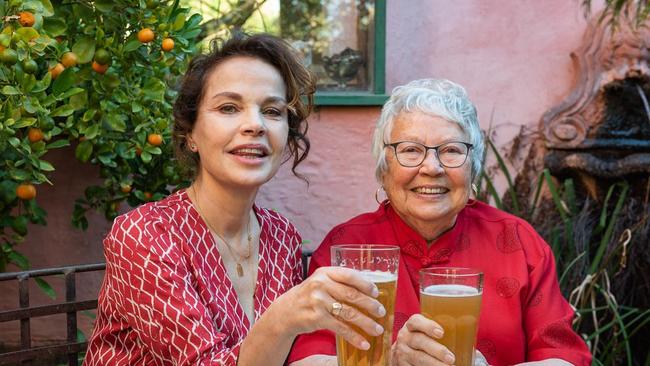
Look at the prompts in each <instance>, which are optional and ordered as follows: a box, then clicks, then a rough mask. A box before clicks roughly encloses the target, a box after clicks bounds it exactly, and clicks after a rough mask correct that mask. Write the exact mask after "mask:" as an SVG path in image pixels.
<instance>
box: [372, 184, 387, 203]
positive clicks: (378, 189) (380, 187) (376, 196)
mask: <svg viewBox="0 0 650 366" xmlns="http://www.w3.org/2000/svg"><path fill="white" fill-rule="evenodd" d="M379 191H384V186H379V188H377V190H376V191H375V201H377V203H378V204H380V205H381V201H380V200H379ZM384 192H386V191H384ZM386 201H388V202H390V200H389V199H386Z"/></svg>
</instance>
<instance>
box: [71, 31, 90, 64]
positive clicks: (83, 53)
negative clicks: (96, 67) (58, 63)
mask: <svg viewBox="0 0 650 366" xmlns="http://www.w3.org/2000/svg"><path fill="white" fill-rule="evenodd" d="M72 52H74V53H76V54H77V60H78V62H79V63H81V64H85V63H87V62H90V61H92V59H93V56H94V55H95V39H94V38H93V37H83V38H81V39H80V40H78V41H77V42H76V43H75V44H74V46H72Z"/></svg>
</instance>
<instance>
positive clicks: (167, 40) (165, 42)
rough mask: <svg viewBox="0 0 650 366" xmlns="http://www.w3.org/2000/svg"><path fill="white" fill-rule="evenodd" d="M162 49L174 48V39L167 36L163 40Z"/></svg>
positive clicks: (167, 50) (166, 50) (169, 49)
mask: <svg viewBox="0 0 650 366" xmlns="http://www.w3.org/2000/svg"><path fill="white" fill-rule="evenodd" d="M161 48H162V50H163V51H165V52H169V51H171V50H173V49H174V40H173V39H171V38H165V39H163V41H162V47H161Z"/></svg>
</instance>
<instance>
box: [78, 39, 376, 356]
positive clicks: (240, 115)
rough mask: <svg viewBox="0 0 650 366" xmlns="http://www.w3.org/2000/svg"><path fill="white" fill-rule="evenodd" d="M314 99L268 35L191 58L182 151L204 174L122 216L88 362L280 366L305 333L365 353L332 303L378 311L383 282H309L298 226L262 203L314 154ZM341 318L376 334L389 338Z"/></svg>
mask: <svg viewBox="0 0 650 366" xmlns="http://www.w3.org/2000/svg"><path fill="white" fill-rule="evenodd" d="M313 91H314V85H313V79H312V77H311V75H310V74H309V72H307V70H306V69H305V68H304V66H303V65H302V64H301V62H300V59H299V58H298V57H297V56H296V52H294V50H292V49H291V48H290V47H289V46H288V45H287V44H286V43H285V42H284V41H282V40H280V39H278V38H275V37H272V36H268V35H255V36H250V37H249V36H245V35H238V36H236V37H234V38H232V39H230V40H228V41H227V42H224V43H221V44H220V45H218V47H215V48H214V49H213V51H212V52H211V53H209V54H205V55H200V56H198V57H196V58H194V59H193V60H192V63H191V65H190V67H189V70H188V72H187V74H186V75H185V79H184V82H183V84H182V86H181V88H180V92H179V97H178V99H177V101H176V104H175V105H174V118H175V125H174V133H175V135H174V143H175V145H176V148H177V154H178V157H179V158H181V159H182V160H184V161H185V162H186V164H189V166H190V167H192V168H194V174H195V175H194V178H195V179H194V181H193V183H192V185H191V186H190V187H189V188H188V189H182V190H179V191H178V192H175V193H173V194H171V195H170V196H169V197H167V198H165V199H164V200H161V201H159V202H152V203H148V204H145V205H143V206H141V207H139V208H137V209H135V210H133V211H131V212H129V213H127V214H125V215H122V216H120V217H118V218H117V219H116V220H115V223H114V224H113V228H112V229H111V232H110V233H109V234H108V236H107V237H106V239H105V240H104V253H105V256H106V274H105V278H104V283H103V285H102V288H101V290H100V294H99V307H98V310H97V321H96V324H95V329H94V332H93V335H92V337H91V339H90V342H89V346H88V353H87V354H86V358H85V360H84V363H85V364H86V365H111V366H115V365H226V366H235V365H246V366H254V365H263V366H269V365H282V364H284V361H285V358H286V356H287V354H288V352H289V349H290V347H291V344H292V343H293V341H294V338H295V337H296V335H298V334H300V333H306V332H311V331H314V330H316V329H330V330H333V331H336V332H338V333H340V334H342V335H343V336H344V337H345V338H346V339H348V340H349V341H351V342H352V343H353V344H354V345H356V346H357V347H359V348H362V349H367V348H368V347H369V345H368V343H367V342H366V341H365V340H364V339H363V337H362V336H361V335H360V334H358V333H357V332H355V331H353V330H352V328H350V326H349V325H348V324H346V323H343V322H342V321H341V319H339V318H336V317H334V315H333V314H332V313H334V314H336V313H337V312H340V311H341V310H342V309H338V310H337V311H335V310H336V309H333V308H332V304H333V303H336V304H338V301H340V300H337V299H341V298H343V296H344V295H346V294H353V295H354V296H355V298H356V299H357V300H358V301H357V302H356V303H355V304H354V308H355V309H364V311H365V312H366V314H373V315H374V316H382V315H384V314H385V310H384V309H383V307H382V306H381V304H380V303H379V302H378V301H377V300H376V299H374V297H376V296H377V294H378V291H377V288H376V286H375V285H373V284H372V283H371V282H369V281H366V280H364V279H363V278H362V277H361V276H360V275H358V274H357V273H355V272H354V271H352V270H345V269H343V268H328V269H323V270H320V271H318V272H317V273H316V274H315V276H313V277H312V278H310V279H309V280H306V281H304V282H302V283H300V281H301V278H302V276H301V270H300V269H301V265H300V263H301V262H300V257H301V255H300V242H301V239H300V235H299V234H298V232H297V230H296V228H295V227H294V226H293V225H292V224H291V223H290V222H289V221H288V220H287V219H286V218H284V217H283V216H282V215H280V214H278V213H277V212H274V211H272V210H268V209H264V208H262V207H259V206H257V205H255V197H256V195H257V191H258V190H259V188H260V186H262V184H264V183H266V182H267V181H269V180H270V179H271V178H272V177H273V176H274V175H275V173H276V172H277V170H278V168H279V166H280V164H281V163H282V162H283V161H285V160H288V159H290V158H293V159H292V160H293V166H292V168H293V169H294V171H295V168H296V166H297V165H298V163H300V161H302V160H303V159H304V158H305V157H306V155H307V151H308V150H309V141H308V140H307V137H306V136H305V132H306V130H307V126H306V118H307V115H308V114H309V111H310V107H311V105H310V102H311V99H312V98H311V97H312V94H313ZM345 310H346V313H348V314H353V315H357V316H355V321H354V322H351V323H350V324H355V325H356V326H358V327H359V328H360V329H363V331H364V332H366V333H367V334H373V335H377V334H380V333H382V332H383V329H382V328H381V326H380V325H379V324H377V323H376V322H374V321H373V320H372V319H371V318H369V317H367V316H365V315H362V314H360V313H359V314H357V313H356V312H357V310H354V312H351V309H345ZM359 328H357V329H359Z"/></svg>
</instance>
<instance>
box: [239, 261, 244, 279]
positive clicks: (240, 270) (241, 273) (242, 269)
mask: <svg viewBox="0 0 650 366" xmlns="http://www.w3.org/2000/svg"><path fill="white" fill-rule="evenodd" d="M237 276H239V277H243V276H244V268H242V266H241V263H237Z"/></svg>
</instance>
